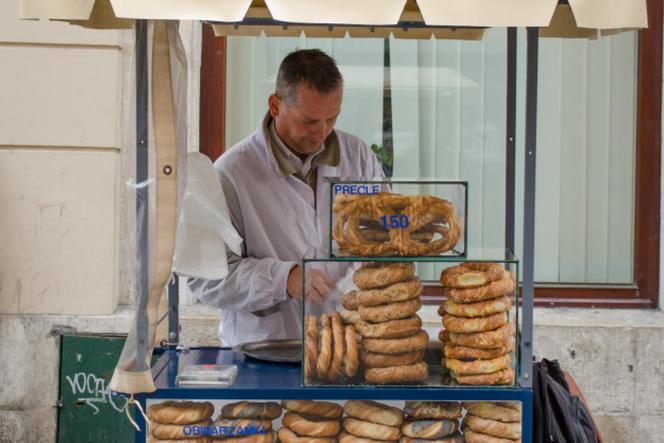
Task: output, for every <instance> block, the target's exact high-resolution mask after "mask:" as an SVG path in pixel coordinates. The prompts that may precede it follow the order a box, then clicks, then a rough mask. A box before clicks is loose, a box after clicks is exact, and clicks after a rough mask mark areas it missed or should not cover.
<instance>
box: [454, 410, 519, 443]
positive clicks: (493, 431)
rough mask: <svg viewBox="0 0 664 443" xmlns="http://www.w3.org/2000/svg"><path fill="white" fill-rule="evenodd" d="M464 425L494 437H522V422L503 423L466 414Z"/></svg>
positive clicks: (512, 438) (513, 438)
mask: <svg viewBox="0 0 664 443" xmlns="http://www.w3.org/2000/svg"><path fill="white" fill-rule="evenodd" d="M463 425H464V427H466V428H468V429H470V430H471V431H475V432H481V433H482V434H487V435H491V436H493V437H500V438H507V439H511V440H516V439H519V438H521V423H503V422H500V421H495V420H487V419H486V418H481V417H476V416H474V415H471V414H466V417H465V418H464V419H463Z"/></svg>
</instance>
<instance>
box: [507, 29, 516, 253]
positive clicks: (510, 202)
mask: <svg viewBox="0 0 664 443" xmlns="http://www.w3.org/2000/svg"><path fill="white" fill-rule="evenodd" d="M516 38H517V30H516V28H507V100H506V108H507V109H506V113H505V115H506V116H507V123H506V125H505V147H506V153H505V248H507V249H509V250H510V251H511V252H512V254H514V207H515V203H514V200H515V198H516V193H515V181H516V80H517V77H516V75H517V74H516V65H517V57H516V56H517V46H516Z"/></svg>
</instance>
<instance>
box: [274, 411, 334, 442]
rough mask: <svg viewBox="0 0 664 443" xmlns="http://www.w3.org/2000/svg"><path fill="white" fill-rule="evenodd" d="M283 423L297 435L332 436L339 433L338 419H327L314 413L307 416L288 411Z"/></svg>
mask: <svg viewBox="0 0 664 443" xmlns="http://www.w3.org/2000/svg"><path fill="white" fill-rule="evenodd" d="M281 423H282V424H283V425H284V426H286V427H287V428H288V429H290V430H291V431H293V432H295V433H296V434H297V435H300V436H304V437H317V438H320V437H332V436H335V435H337V434H338V433H339V429H340V426H341V425H340V424H339V421H338V420H326V419H324V418H319V417H315V416H313V415H309V416H305V415H300V414H297V413H295V412H286V414H284V416H283V418H282V419H281Z"/></svg>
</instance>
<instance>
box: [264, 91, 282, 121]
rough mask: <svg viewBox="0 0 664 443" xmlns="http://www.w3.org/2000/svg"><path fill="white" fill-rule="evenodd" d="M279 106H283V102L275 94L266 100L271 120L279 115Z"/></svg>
mask: <svg viewBox="0 0 664 443" xmlns="http://www.w3.org/2000/svg"><path fill="white" fill-rule="evenodd" d="M281 106H283V102H282V100H281V98H280V97H279V96H278V95H277V94H272V95H270V97H269V98H268V99H267V108H268V109H269V111H270V115H271V116H272V118H274V117H276V116H278V115H279V111H280V109H281Z"/></svg>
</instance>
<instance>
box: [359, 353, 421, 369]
mask: <svg viewBox="0 0 664 443" xmlns="http://www.w3.org/2000/svg"><path fill="white" fill-rule="evenodd" d="M361 359H362V362H363V363H364V366H366V367H367V368H389V367H392V366H406V365H412V364H413V363H417V362H418V361H422V360H424V349H420V350H418V351H411V352H402V353H399V354H378V353H375V352H367V351H364V350H363V351H362V354H361Z"/></svg>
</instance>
